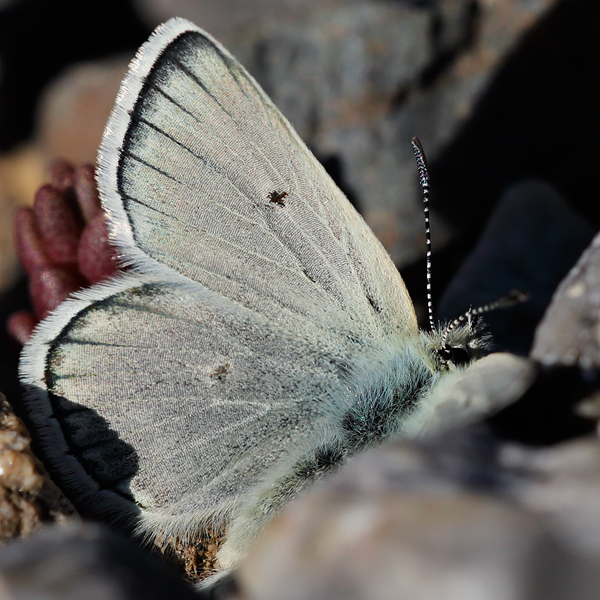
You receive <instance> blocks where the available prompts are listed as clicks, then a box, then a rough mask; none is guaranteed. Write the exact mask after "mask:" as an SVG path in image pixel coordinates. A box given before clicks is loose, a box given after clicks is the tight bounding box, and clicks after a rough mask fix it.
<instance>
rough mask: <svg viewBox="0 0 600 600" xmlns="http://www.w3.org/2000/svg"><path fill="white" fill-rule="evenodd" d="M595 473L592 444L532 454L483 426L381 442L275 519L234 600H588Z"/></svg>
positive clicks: (597, 454) (599, 452)
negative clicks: (508, 442)
mask: <svg viewBox="0 0 600 600" xmlns="http://www.w3.org/2000/svg"><path fill="white" fill-rule="evenodd" d="M598 473H600V442H599V441H598V440H597V439H588V440H586V441H585V442H574V443H568V444H565V445H563V446H560V447H558V448H556V449H552V450H539V449H527V448H524V447H521V446H516V445H511V444H506V443H504V442H499V441H498V440H495V439H494V438H493V437H491V436H490V435H489V433H487V432H486V430H485V429H481V428H480V427H479V428H475V429H474V428H471V429H467V430H460V431H454V432H446V433H444V434H443V435H441V436H440V435H438V436H434V437H430V438H426V439H423V440H421V441H419V442H417V443H415V442H412V443H409V442H399V441H398V442H391V443H388V444H386V445H385V446H384V447H381V448H378V449H375V450H372V451H369V452H368V453H365V454H363V455H361V456H359V457H357V458H356V459H355V460H353V461H351V462H350V463H349V464H347V465H346V466H345V467H344V468H343V469H342V470H341V471H340V472H339V473H338V474H337V475H335V476H334V477H332V478H331V479H329V480H326V481H324V482H322V483H320V484H319V485H318V486H315V488H314V489H313V490H312V491H311V492H309V494H307V495H306V496H305V497H304V498H301V499H300V500H299V501H298V502H296V503H294V504H292V505H289V506H288V507H287V508H286V509H285V510H284V511H283V513H282V514H281V515H280V516H279V517H277V518H276V519H275V520H274V521H273V523H272V524H271V525H270V527H269V528H268V529H267V530H266V531H265V534H264V535H263V536H262V537H261V538H260V539H259V540H258V542H257V543H256V545H255V546H254V547H253V549H252V550H251V552H250V553H249V555H248V558H247V560H246V561H245V562H244V563H243V565H242V566H241V567H240V569H239V571H238V573H237V575H236V579H237V582H238V585H239V589H240V593H239V595H238V597H239V598H243V599H244V600H254V599H255V598H256V599H258V598H260V599H261V600H269V599H270V598H278V599H282V598H284V599H286V600H301V599H304V598H307V599H308V598H331V599H336V598H344V599H348V600H352V599H355V598H356V599H362V598H378V599H382V600H383V599H387V598H390V599H392V598H394V599H404V598H407V599H409V598H410V599H411V600H415V599H416V600H429V599H431V600H434V599H438V598H445V599H449V600H453V599H455V598H456V599H457V600H458V599H465V598H477V600H524V599H526V600H534V599H538V598H540V599H541V598H544V599H545V600H573V599H577V600H592V599H593V598H596V597H597V590H598V589H600V569H599V567H600V552H599V549H600V545H599V544H598V541H597V540H598V539H599V538H598V535H597V531H596V524H597V523H600V504H599V503H598V502H597V498H598V497H599V493H600V490H599V488H598ZM588 526H589V529H588V530H587V531H586V527H588Z"/></svg>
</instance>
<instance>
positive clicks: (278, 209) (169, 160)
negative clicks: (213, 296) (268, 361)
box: [99, 19, 416, 339]
mask: <svg viewBox="0 0 600 600" xmlns="http://www.w3.org/2000/svg"><path fill="white" fill-rule="evenodd" d="M99 185H100V190H101V194H102V198H103V202H104V205H105V208H106V209H107V211H108V213H109V215H110V219H111V228H112V232H113V235H114V236H115V238H116V240H117V243H118V244H119V247H120V249H121V252H122V255H123V257H124V259H125V260H126V261H127V262H129V263H131V264H133V265H134V266H135V267H137V268H139V269H142V270H145V271H147V272H148V271H150V272H154V273H157V272H158V273H160V272H162V271H161V269H162V268H163V265H164V266H167V267H168V268H169V269H173V270H174V271H176V272H178V273H180V274H181V275H183V276H185V277H187V278H189V279H191V280H193V281H196V282H198V283H201V284H203V285H206V286H207V287H208V288H210V289H212V290H214V291H216V292H218V293H219V294H221V295H223V296H225V297H227V298H230V299H232V300H235V301H236V302H239V303H241V304H242V305H244V306H246V307H248V308H251V309H252V310H255V311H258V312H260V313H261V314H263V315H265V316H268V317H271V318H273V317H276V318H288V316H289V318H290V319H292V320H293V315H298V316H300V317H301V318H302V319H310V320H311V321H313V322H315V323H318V324H320V325H321V326H322V327H325V328H333V329H340V328H342V329H343V328H346V329H348V330H351V331H355V332H358V333H360V335H362V336H363V337H371V338H376V339H379V338H380V337H381V336H382V335H388V334H395V333H400V334H404V333H406V332H410V333H411V334H415V333H416V320H415V315H414V310H413V308H412V303H411V301H410V298H409V297H408V294H407V292H406V289H405V286H404V284H403V282H402V279H401V278H400V276H399V274H398V272H397V270H396V268H395V267H394V265H393V263H392V262H391V260H390V259H389V256H388V255H387V253H386V252H385V250H384V249H383V247H382V246H381V244H380V243H379V241H378V240H377V239H376V238H375V236H374V235H373V234H372V232H371V231H370V229H369V228H368V227H367V226H366V224H365V223H364V221H363V220H362V218H361V217H360V216H359V215H358V213H357V212H356V211H355V210H354V208H353V207H352V206H351V205H350V203H349V202H348V201H347V199H346V198H345V197H344V195H343V194H342V192H341V191H340V190H339V189H338V188H337V187H336V185H335V184H334V183H333V181H332V180H331V179H330V177H329V176H328V175H327V173H326V172H325V171H324V169H323V168H322V167H321V165H320V164H319V163H318V161H317V160H316V159H315V158H314V156H313V155H312V154H311V152H310V151H309V150H308V148H307V147H306V145H305V144H304V143H303V142H302V141H301V140H300V138H299V137H298V135H297V134H296V133H295V131H294V130H293V129H292V127H291V125H290V124H289V123H288V121H287V120H286V119H285V118H284V117H283V116H282V115H281V113H280V112H279V111H278V110H277V109H276V108H275V106H274V105H273V104H272V102H271V101H270V100H269V98H268V97H267V96H266V94H265V93H264V92H263V91H262V89H261V88H260V87H259V86H258V84H257V83H256V82H255V81H254V79H253V78H252V77H251V76H250V75H249V74H248V73H247V72H246V70H245V69H244V68H243V67H242V66H241V65H240V64H239V63H238V62H237V61H236V59H235V58H233V57H232V56H231V55H230V54H229V53H228V52H227V50H225V49H224V48H223V47H222V46H221V45H220V44H218V43H217V42H216V41H215V40H213V39H212V38H211V37H210V36H209V35H208V34H206V33H204V32H203V31H202V30H200V29H198V28H197V27H196V26H194V25H193V24H191V23H189V22H188V21H185V20H183V19H173V20H171V21H169V22H168V23H167V24H165V25H164V26H162V27H160V28H159V29H158V30H157V31H156V32H155V33H154V34H153V36H152V37H151V38H150V40H149V41H148V42H147V43H146V44H145V45H144V46H143V47H142V48H141V49H140V51H139V53H138V55H137V57H136V59H135V60H134V61H133V63H132V65H131V67H130V72H129V74H128V75H127V77H126V79H125V80H124V82H123V85H122V88H121V91H120V93H119V97H118V99H117V102H116V105H115V108H114V110H113V113H112V115H111V118H110V120H109V123H108V124H107V128H106V131H105V136H104V140H103V143H102V148H101V152H100V172H99ZM284 193H285V195H284Z"/></svg>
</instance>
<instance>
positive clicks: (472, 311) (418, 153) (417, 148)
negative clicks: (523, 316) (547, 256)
mask: <svg viewBox="0 0 600 600" xmlns="http://www.w3.org/2000/svg"><path fill="white" fill-rule="evenodd" d="M412 148H413V152H414V153H415V158H416V159H417V167H418V169H419V183H420V184H421V188H422V190H423V213H424V214H425V242H426V243H427V313H428V315H429V327H430V328H431V331H435V330H436V326H435V321H434V320H433V301H432V299H431V231H430V229H429V170H428V169H427V159H426V158H425V151H424V150H423V146H422V145H421V142H420V141H419V138H418V137H414V138H413V139H412ZM529 297H530V295H529V294H528V293H526V292H522V291H520V290H513V291H512V292H509V293H508V294H506V296H502V298H500V299H498V300H496V301H494V302H490V303H489V304H484V305H483V306H479V307H477V308H473V307H471V308H469V310H468V311H467V312H465V313H464V314H462V315H460V317H457V318H456V319H454V321H452V322H451V323H449V324H448V325H447V326H446V328H445V329H444V332H443V333H442V338H441V342H442V348H446V342H447V340H448V335H449V334H450V332H451V331H452V330H453V329H454V328H455V327H457V326H458V325H460V324H461V323H462V322H463V321H466V320H468V321H469V322H470V321H471V319H472V318H473V317H477V316H480V315H482V314H484V313H487V312H490V311H492V310H496V309H497V308H504V307H507V306H513V305H515V304H520V303H521V302H526V301H527V300H529Z"/></svg>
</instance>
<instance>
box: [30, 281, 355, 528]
mask: <svg viewBox="0 0 600 600" xmlns="http://www.w3.org/2000/svg"><path fill="white" fill-rule="evenodd" d="M83 296H84V299H79V300H71V301H68V302H67V303H65V305H64V307H63V309H62V312H59V313H58V314H56V315H55V317H54V318H53V319H52V320H50V321H49V322H48V323H46V326H45V329H46V330H48V329H49V327H50V326H51V328H53V329H55V330H60V333H59V334H58V336H56V337H52V339H48V340H47V341H45V340H44V339H43V338H44V337H46V336H45V335H42V333H45V332H44V331H43V330H42V332H41V333H40V334H38V335H37V342H36V344H34V345H33V346H29V347H28V349H27V353H26V356H25V361H24V365H26V367H27V368H26V369H25V370H26V372H27V371H29V372H31V370H32V369H38V370H39V369H43V371H44V380H45V384H46V386H47V393H46V394H45V395H43V396H40V394H39V389H40V387H41V385H42V381H40V380H38V381H31V380H30V381H29V383H30V385H32V386H34V387H33V389H32V390H31V391H32V393H33V394H34V396H33V397H32V398H30V402H33V403H34V406H35V407H36V408H37V409H38V410H36V411H32V413H31V414H32V420H33V421H34V424H35V426H36V429H37V430H38V432H41V434H42V437H45V438H46V442H47V444H48V448H47V452H48V454H49V459H50V462H51V463H55V464H53V465H52V466H53V467H54V468H55V469H58V472H59V477H60V478H61V479H62V480H63V483H64V484H66V486H67V487H68V488H69V489H70V491H71V493H72V494H74V495H75V497H76V500H77V504H82V503H87V505H88V510H90V508H91V510H92V512H96V513H100V514H104V513H106V514H108V515H109V516H111V517H114V516H115V514H113V513H116V516H117V517H118V516H119V515H118V512H119V511H123V510H124V511H125V513H124V514H123V515H121V516H124V517H125V516H131V515H136V514H139V513H140V510H141V511H142V512H145V513H147V514H145V515H144V516H143V519H145V520H146V521H151V522H152V524H153V525H154V524H156V523H162V525H163V526H164V529H166V530H167V531H169V532H171V533H174V531H175V530H176V531H177V532H178V533H181V534H182V535H183V536H184V537H185V536H186V535H187V534H190V533H191V532H192V531H195V532H198V530H199V529H201V526H202V524H203V523H207V522H210V521H211V520H214V519H215V518H216V519H217V520H218V518H223V519H224V520H227V518H228V517H229V516H231V514H232V510H233V509H234V508H235V506H236V505H237V504H238V499H239V498H243V497H244V496H245V495H246V494H248V492H249V491H250V489H251V488H252V486H254V485H256V483H257V482H259V481H262V480H264V474H265V472H267V471H268V470H269V469H270V468H272V467H273V465H274V464H275V463H277V462H279V461H281V459H282V458H283V456H284V454H285V453H286V452H289V449H290V445H292V446H293V447H294V448H297V447H298V445H302V444H305V443H307V444H309V445H310V444H311V443H312V440H313V439H314V438H315V433H316V432H317V436H316V437H317V438H318V439H319V440H320V441H324V440H326V439H327V433H326V432H327V431H328V425H327V424H328V423H331V421H332V415H333V414H335V412H336V411H335V405H336V404H338V403H339V402H342V403H344V402H347V396H348V391H347V390H346V389H345V388H344V386H343V385H342V383H341V381H340V378H339V376H338V367H339V364H340V362H342V361H343V360H344V359H345V358H346V357H344V356H341V355H340V354H339V353H338V352H336V350H335V348H333V347H332V346H331V345H330V344H329V343H328V341H327V339H326V338H325V336H323V335H322V334H320V333H319V332H318V330H316V329H312V328H310V327H308V328H307V330H306V331H305V334H304V335H303V336H299V335H290V333H289V332H288V331H287V330H286V329H285V328H282V327H280V326H279V325H278V324H277V323H276V322H273V321H271V320H269V319H267V318H265V317H261V316H257V314H256V313H254V312H252V311H250V310H248V309H240V307H239V306H237V305H235V304H234V303H233V302H231V301H228V300H226V299H223V298H221V297H219V296H218V295H217V294H215V293H214V292H212V291H210V290H207V289H205V288H201V287H200V286H197V285H189V284H186V283H183V284H182V283H181V282H168V281H165V280H158V281H157V280H156V279H155V278H153V277H144V276H129V277H125V278H122V279H121V280H119V281H118V282H115V283H113V284H111V286H110V287H107V288H97V289H96V290H92V291H91V292H86V293H85V294H84V295H83ZM94 296H96V297H97V301H93V298H94ZM44 342H45V343H44ZM42 344H44V345H43V348H44V351H43V352H40V351H39V350H40V349H41V348H42ZM40 400H42V402H40ZM40 406H41V408H42V410H39V408H40ZM94 505H96V506H94ZM84 506H85V504H84ZM158 529H159V530H160V527H159V528H158Z"/></svg>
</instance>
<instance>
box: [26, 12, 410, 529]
mask: <svg viewBox="0 0 600 600" xmlns="http://www.w3.org/2000/svg"><path fill="white" fill-rule="evenodd" d="M99 185H100V189H101V194H102V199H103V203H104V207H105V209H106V210H107V212H108V214H109V218H110V225H111V231H112V233H113V235H114V237H115V239H116V241H117V244H118V246H119V249H120V252H121V253H122V256H123V257H124V259H125V260H126V261H128V262H129V263H130V264H131V265H133V266H134V267H135V269H136V270H137V271H139V272H140V273H142V274H139V275H133V276H128V277H125V278H122V279H120V280H117V281H115V282H112V283H110V284H108V285H100V286H96V287H95V288H93V289H92V290H90V291H88V292H86V293H84V294H81V295H80V297H79V299H77V300H71V301H68V302H66V303H64V304H63V305H61V307H59V309H58V310H57V311H56V313H55V314H54V315H53V316H52V317H51V318H50V319H48V320H47V321H46V322H44V323H43V324H42V325H41V327H40V328H39V330H38V331H37V333H36V334H35V335H34V336H33V338H32V340H31V341H30V343H29V344H28V346H27V347H26V348H25V351H24V356H23V361H22V365H21V372H22V378H23V380H24V382H25V384H26V385H27V386H28V387H29V400H28V406H29V412H30V414H31V418H32V421H33V422H34V425H35V427H36V429H37V430H38V437H40V438H41V439H42V444H43V446H44V447H45V459H46V460H47V461H48V463H49V466H51V468H52V470H53V472H54V473H55V474H56V475H57V476H58V477H59V479H61V481H62V482H63V485H65V486H66V487H67V489H68V490H70V493H71V495H74V496H75V497H76V498H79V499H80V503H82V502H85V503H86V504H87V506H88V507H89V508H88V510H91V511H92V512H95V513H97V514H103V515H109V516H111V517H113V518H116V519H118V518H121V517H122V518H124V519H127V518H131V517H133V518H134V520H141V524H142V527H145V529H146V531H148V532H154V533H161V532H162V533H167V534H177V535H183V536H184V537H185V534H186V533H190V534H193V532H191V531H190V528H192V529H193V528H194V527H195V528H196V529H198V528H200V527H201V525H202V523H205V522H207V521H208V520H210V519H216V520H219V519H221V518H223V519H224V520H227V519H228V518H230V517H234V516H235V514H236V511H237V510H238V509H240V510H241V508H244V510H245V511H246V512H248V511H250V513H252V508H248V502H249V500H248V498H250V497H252V493H251V491H252V490H256V489H258V488H259V487H260V486H264V484H265V481H268V480H269V479H270V478H272V477H275V476H276V477H282V476H283V475H285V469H286V468H288V467H290V466H291V465H293V464H294V463H293V460H297V459H298V458H299V457H301V456H302V455H303V452H304V449H307V450H306V452H308V449H310V448H313V449H314V448H315V447H318V446H319V444H320V445H322V446H323V445H324V447H326V446H327V444H328V441H329V440H331V439H333V438H334V437H335V433H334V432H333V430H332V429H331V427H332V424H333V423H334V421H335V419H338V422H337V424H338V425H339V414H340V410H339V409H340V405H345V406H348V404H349V403H351V402H352V401H353V399H354V398H355V397H354V396H353V394H354V393H355V389H353V387H352V385H351V384H349V381H348V373H351V372H353V368H354V367H355V366H356V365H357V364H358V363H359V362H361V361H362V363H361V364H363V365H364V364H367V365H369V364H370V363H371V362H372V363H373V364H375V363H376V362H377V356H378V355H377V352H378V351H379V350H380V349H381V347H383V346H386V344H387V345H388V346H391V347H398V346H402V344H403V342H404V343H405V342H406V340H407V339H408V338H411V339H414V338H416V336H417V335H418V332H417V326H416V319H415V315H414V310H413V308H412V303H411V302H410V299H409V297H408V294H407V292H406V289H405V286H404V284H403V282H402V279H401V278H400V276H399V274H398V272H397V270H396V269H395V267H394V265H393V264H392V262H391V260H390V259H389V257H388V255H387V253H386V252H385V250H384V249H383V247H382V246H381V244H380V243H379V242H378V240H377V239H376V238H375V237H374V235H373V234H372V232H371V231H370V230H369V228H368V227H367V226H366V225H365V223H364V222H363V220H362V219H361V217H360V216H359V215H358V214H357V213H356V211H355V210H354V208H353V207H352V206H351V205H350V204H349V202H348V201H347V200H346V198H345V197H344V196H343V194H342V193H341V192H340V191H339V189H338V188H337V187H336V186H335V185H334V183H333V182H332V181H331V179H330V178H329V176H328V175H327V174H326V172H325V171H324V170H323V168H322V167H321V165H319V163H318V162H317V161H316V159H315V158H314V157H313V155H312V154H311V153H310V151H309V150H308V149H307V148H306V146H305V145H304V144H303V142H302V141H301V140H300V139H299V138H298V136H297V134H296V133H295V132H294V131H293V129H292V128H291V126H290V125H289V123H288V122H287V121H286V120H285V118H284V117H283V116H281V114H280V113H279V112H278V111H277V109H276V108H275V107H274V106H273V104H272V103H271V102H270V100H269V99H268V98H267V97H266V95H265V94H264V92H263V91H262V90H261V89H260V88H259V87H258V85H257V84H256V83H255V82H254V80H253V79H252V78H251V77H250V75H248V74H247V72H246V71H245V70H244V69H243V67H241V65H239V63H237V61H236V60H235V59H234V58H233V57H232V56H231V55H230V54H229V53H228V52H227V51H226V50H225V49H224V48H222V47H221V46H220V45H219V44H218V43H217V42H215V41H214V40H212V38H210V37H209V36H208V35H207V34H205V33H204V32H202V31H201V30H200V29H198V28H197V27H195V26H194V25H193V24H191V23H189V22H187V21H184V20H181V19H174V20H172V21H170V22H169V23H167V24H166V25H165V26H162V27H160V28H159V29H158V30H157V31H156V32H155V33H154V34H153V36H152V37H151V38H150V40H149V41H148V42H147V43H146V44H145V45H144V46H143V47H142V48H141V49H140V51H139V53H138V55H137V57H136V59H135V60H134V61H133V63H132V66H131V67H130V72H129V74H128V75H127V77H126V79H125V80H124V83H123V85H122V88H121V91H120V93H119V96H118V98H117V103H116V106H115V109H114V111H113V113H112V115H111V118H110V120H109V123H108V125H107V129H106V132H105V137H104V140H103V143H102V148H101V154H100V173H99ZM273 192H274V193H275V194H282V193H283V192H285V193H286V194H287V195H286V196H285V198H284V199H283V203H281V202H272V201H271V200H272V198H271V197H270V196H272V195H273V194H272V193H273ZM370 357H373V360H372V361H371V359H370ZM361 368H363V367H361ZM415 379H418V378H417V377H415ZM411 394H412V392H411ZM413 395H414V394H413ZM334 414H335V415H336V417H335V418H333V417H332V415H334ZM357 419H359V420H360V416H359V417H357ZM290 457H292V458H290ZM290 460H292V462H290ZM307 460H308V459H307ZM300 462H302V461H300ZM317 462H318V461H317ZM308 463H310V460H308ZM308 463H304V467H306V466H310V465H308ZM282 465H283V466H282ZM286 465H287V467H286ZM300 466H301V467H302V464H301V465H300ZM274 474H275V475H274ZM261 489H262V488H261ZM261 493H262V492H261ZM255 501H256V502H257V503H258V502H260V499H257V498H255ZM254 512H256V511H254ZM242 528H243V527H242Z"/></svg>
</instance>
